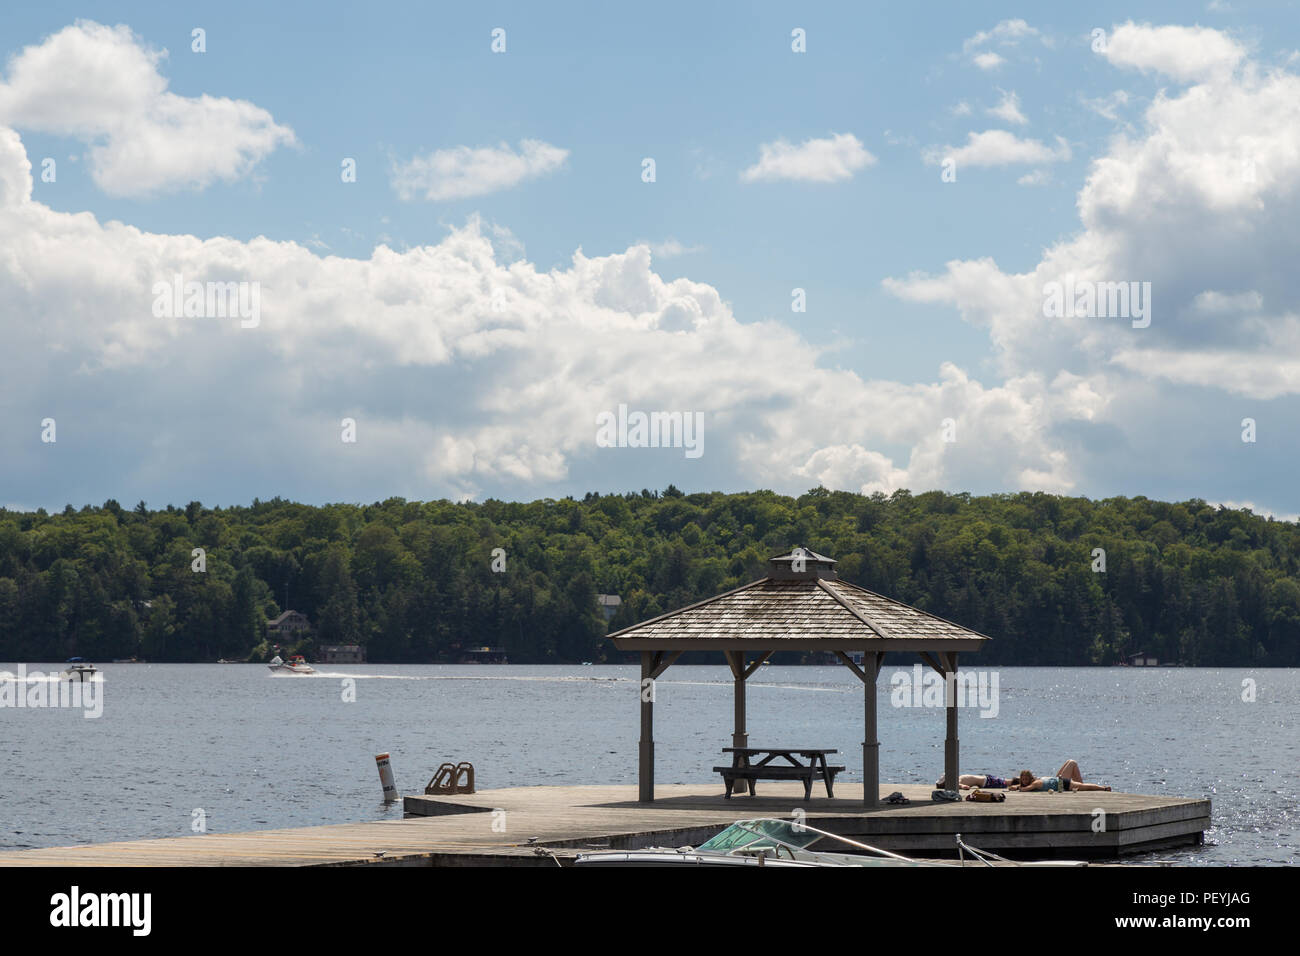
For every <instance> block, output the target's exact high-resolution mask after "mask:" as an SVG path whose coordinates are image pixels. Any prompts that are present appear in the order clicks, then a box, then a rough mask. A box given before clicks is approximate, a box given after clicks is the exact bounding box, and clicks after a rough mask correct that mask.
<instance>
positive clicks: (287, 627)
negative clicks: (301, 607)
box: [266, 611, 311, 640]
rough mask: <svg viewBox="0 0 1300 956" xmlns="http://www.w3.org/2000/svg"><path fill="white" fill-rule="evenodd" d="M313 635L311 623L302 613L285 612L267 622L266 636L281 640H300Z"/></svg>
mask: <svg viewBox="0 0 1300 956" xmlns="http://www.w3.org/2000/svg"><path fill="white" fill-rule="evenodd" d="M310 633H311V621H309V620H307V615H306V614H303V613H302V612H301V611H285V612H284V613H283V614H281V615H280V616H279V617H277V618H276V619H275V620H273V621H267V622H266V636H267V637H268V638H280V639H281V640H298V639H299V638H303V637H306V636H307V635H308V634H310Z"/></svg>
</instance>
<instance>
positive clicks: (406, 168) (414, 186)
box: [392, 139, 569, 201]
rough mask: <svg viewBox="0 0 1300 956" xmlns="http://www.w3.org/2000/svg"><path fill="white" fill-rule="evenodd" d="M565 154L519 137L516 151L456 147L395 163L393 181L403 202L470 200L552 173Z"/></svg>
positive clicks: (548, 146)
mask: <svg viewBox="0 0 1300 956" xmlns="http://www.w3.org/2000/svg"><path fill="white" fill-rule="evenodd" d="M568 157H569V151H568V150H567V149H561V148H560V147H558V146H552V145H551V144H550V143H545V142H542V141H541V140H536V139H525V140H522V141H520V143H519V151H518V152H516V151H515V150H513V149H511V148H510V147H509V145H507V144H506V143H501V144H500V145H499V146H495V147H493V146H485V147H480V148H477V149H472V148H470V147H469V146H455V147H452V148H451V149H439V150H435V151H434V152H432V153H430V154H428V155H427V156H414V157H412V158H411V159H409V160H407V161H406V162H397V161H395V162H394V163H393V173H392V183H393V188H394V189H396V190H397V195H398V196H400V197H401V198H402V199H404V200H411V199H428V200H433V201H439V200H448V199H469V198H472V197H474V196H485V195H487V194H488V193H494V192H500V191H501V190H503V189H510V188H512V187H514V186H517V185H519V184H520V183H521V182H523V181H524V180H526V179H536V178H537V177H539V176H545V175H547V174H548V173H553V172H555V171H556V170H558V169H560V168H562V167H563V166H564V163H565V161H566V160H567V159H568Z"/></svg>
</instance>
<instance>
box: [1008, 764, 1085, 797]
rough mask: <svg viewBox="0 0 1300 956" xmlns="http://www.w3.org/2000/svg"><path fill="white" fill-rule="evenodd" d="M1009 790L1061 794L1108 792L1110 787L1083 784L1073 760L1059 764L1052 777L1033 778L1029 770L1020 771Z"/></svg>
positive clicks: (1081, 776) (1081, 775)
mask: <svg viewBox="0 0 1300 956" xmlns="http://www.w3.org/2000/svg"><path fill="white" fill-rule="evenodd" d="M1007 789H1009V790H1023V791H1025V792H1031V791H1035V790H1042V791H1045V792H1048V793H1063V792H1065V791H1066V790H1109V789H1110V787H1104V786H1102V785H1101V784H1099V783H1084V782H1083V774H1082V773H1080V772H1079V764H1078V762H1077V761H1074V760H1067V761H1066V762H1065V763H1063V764H1061V769H1060V770H1058V771H1056V776H1054V777H1035V776H1034V774H1033V772H1032V771H1030V770H1022V771H1020V779H1019V780H1018V781H1016V782H1013V783H1012V784H1011V786H1010V787H1008V788H1007Z"/></svg>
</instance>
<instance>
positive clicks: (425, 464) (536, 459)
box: [0, 129, 1076, 500]
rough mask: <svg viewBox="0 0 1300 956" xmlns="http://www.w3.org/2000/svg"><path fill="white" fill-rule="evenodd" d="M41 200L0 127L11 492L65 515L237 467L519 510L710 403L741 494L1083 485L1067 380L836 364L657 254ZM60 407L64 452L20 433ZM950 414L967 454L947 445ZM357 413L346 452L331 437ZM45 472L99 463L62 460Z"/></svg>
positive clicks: (717, 461) (276, 477)
mask: <svg viewBox="0 0 1300 956" xmlns="http://www.w3.org/2000/svg"><path fill="white" fill-rule="evenodd" d="M31 188H32V184H31V166H30V163H29V161H28V159H27V156H26V153H25V150H24V149H23V146H22V143H21V140H20V139H19V137H18V135H17V134H16V133H15V132H14V131H12V130H8V129H0V301H5V302H6V303H8V304H9V306H8V308H7V309H6V310H5V313H4V323H5V333H6V338H7V341H8V343H9V345H8V347H7V348H6V350H4V352H3V353H0V374H2V375H3V376H4V379H5V381H6V383H7V386H6V387H7V389H9V394H11V395H13V396H14V402H13V405H14V415H13V416H6V418H5V419H4V421H3V422H0V441H4V442H5V447H8V448H11V449H14V450H15V451H14V453H13V454H12V455H11V456H10V457H9V458H7V463H6V468H7V469H8V471H7V474H8V476H9V479H10V480H12V481H14V482H17V483H26V484H27V485H28V486H30V487H46V488H51V489H54V490H52V491H51V492H50V493H51V494H56V495H59V496H60V497H67V498H69V499H71V500H79V498H78V494H79V488H80V487H81V485H78V484H77V482H79V481H85V480H86V479H85V477H84V476H86V475H88V474H90V473H91V472H92V471H93V473H94V481H93V485H94V487H95V488H96V489H97V490H98V491H99V493H100V494H101V495H102V494H103V493H104V492H103V489H104V488H109V489H112V491H113V492H116V493H117V494H118V495H120V496H123V500H126V499H128V498H134V497H136V496H142V497H143V496H144V494H142V487H141V486H142V485H145V484H147V483H148V482H151V481H158V480H160V478H159V476H165V480H166V481H167V482H169V483H170V484H169V487H175V488H184V489H192V490H187V491H185V492H184V493H185V494H188V495H193V496H196V497H197V496H199V495H201V494H202V493H203V489H204V488H207V487H211V483H212V481H213V476H216V475H221V476H223V477H222V481H223V482H228V481H229V480H230V472H231V471H232V469H233V470H235V471H237V472H239V473H240V475H241V476H242V478H243V480H244V481H245V482H246V483H247V484H249V485H251V486H252V487H253V488H257V489H261V488H283V487H286V486H287V487H293V488H295V489H300V491H299V492H298V493H300V494H301V495H303V496H305V497H313V496H314V497H318V498H327V499H328V498H333V499H337V498H339V497H360V496H362V495H366V494H371V493H373V492H372V489H373V488H376V487H381V488H384V489H387V490H389V491H390V492H391V493H393V494H405V495H407V496H409V497H416V496H419V497H430V496H437V495H448V496H452V497H461V496H466V495H476V494H480V493H484V492H485V491H486V492H496V493H507V494H512V495H519V496H526V495H528V494H529V493H530V492H531V491H533V490H535V489H543V490H545V489H549V488H550V487H551V486H552V485H553V484H554V483H556V482H560V481H562V480H564V479H565V478H566V476H568V475H569V474H570V473H571V470H572V469H573V468H574V467H575V465H581V467H582V468H583V473H584V474H585V475H588V476H591V480H593V481H599V480H600V478H599V476H600V475H601V474H602V471H601V468H602V467H606V468H607V467H610V466H611V463H612V462H615V461H617V462H618V464H619V466H620V467H628V466H626V465H625V463H626V462H627V461H628V460H629V457H628V456H631V455H637V454H642V453H643V452H645V450H644V449H638V450H628V449H598V448H597V446H596V444H595V433H596V429H595V423H596V416H597V414H598V413H600V412H601V411H607V410H612V409H616V408H617V407H618V405H619V404H620V403H625V404H627V405H628V407H629V408H632V409H642V410H656V409H664V410H681V411H690V412H695V411H698V412H702V413H703V414H704V415H705V421H706V428H707V433H706V443H705V448H706V453H705V456H704V458H703V459H701V461H702V463H703V465H704V466H706V467H714V468H717V469H718V473H719V474H720V475H731V474H743V475H744V479H743V481H742V483H743V484H745V485H762V486H768V487H775V488H781V489H783V490H787V491H793V492H797V491H801V490H803V489H804V488H805V487H806V486H807V485H809V484H813V483H816V482H817V481H823V480H824V481H830V482H834V483H836V484H842V485H843V486H845V487H850V488H853V489H855V490H857V489H868V490H892V489H893V488H895V487H898V486H900V485H908V486H910V487H913V488H917V489H921V488H925V487H935V486H939V485H940V484H946V483H952V482H958V481H960V482H974V481H977V480H979V481H986V482H988V483H989V486H990V487H1007V486H1015V485H1017V484H1019V483H1020V482H1022V481H1023V480H1026V476H1044V477H1042V479H1041V482H1040V480H1039V477H1034V479H1033V480H1034V482H1035V483H1042V484H1047V485H1051V486H1052V487H1059V488H1065V487H1068V486H1069V485H1070V481H1071V479H1070V478H1069V475H1068V469H1067V468H1066V467H1065V465H1064V458H1063V456H1064V454H1065V453H1064V451H1063V449H1062V448H1061V447H1059V446H1058V445H1056V444H1054V443H1053V441H1052V439H1051V436H1049V435H1047V434H1046V433H1044V432H1042V431H1041V430H1040V429H1039V428H1038V427H1037V425H1036V424H1035V423H1034V418H1035V416H1036V415H1037V414H1038V409H1039V408H1041V407H1044V406H1046V407H1056V406H1057V405H1058V404H1060V403H1061V402H1075V401H1076V400H1075V398H1073V397H1072V395H1071V393H1070V391H1069V390H1068V389H1062V388H1061V387H1059V386H1058V385H1057V384H1047V383H1044V382H1043V381H1042V380H1040V379H1037V378H1035V377H1034V376H1025V377H1023V379H1022V380H1020V381H1017V382H1013V383H1008V384H1005V385H996V384H984V383H981V382H979V381H976V380H974V379H973V378H971V377H970V376H969V375H968V374H967V373H966V372H964V371H962V370H960V369H958V368H956V367H954V366H945V367H944V368H943V369H942V370H941V372H940V375H939V379H938V381H935V382H932V383H920V384H901V383H896V382H890V381H887V380H866V379H863V378H861V377H860V376H858V375H856V374H854V373H852V372H849V371H843V370H828V369H824V368H822V367H821V359H822V354H823V353H822V351H821V350H820V349H819V348H817V347H814V346H813V345H811V344H810V343H808V342H807V341H805V340H804V339H803V338H802V337H801V336H800V335H799V333H798V332H796V331H795V330H794V329H792V328H790V327H788V326H785V325H782V324H779V323H776V322H764V323H749V322H742V321H740V320H739V319H738V318H737V316H736V315H734V314H733V313H732V311H731V309H730V307H729V306H728V305H727V304H726V303H725V302H724V301H723V299H722V297H721V295H720V294H719V293H718V291H717V290H716V289H714V288H713V287H711V286H709V285H705V284H703V283H699V282H695V281H692V280H689V279H684V278H682V279H674V280H672V281H668V280H665V279H663V278H662V277H661V276H659V275H658V274H657V273H656V272H654V270H653V269H652V268H651V253H650V250H649V248H648V247H646V246H642V245H637V246H633V247H631V248H629V249H627V250H626V251H624V252H619V253H615V254H612V255H604V256H587V255H585V254H583V253H582V252H581V251H579V252H577V253H575V254H574V256H573V259H572V262H571V263H570V264H569V265H568V266H567V267H565V268H558V269H551V270H549V271H548V270H541V269H538V268H537V267H536V266H535V265H533V264H532V263H530V262H528V261H526V260H517V261H514V262H511V263H509V264H507V263H506V262H504V261H502V258H501V256H500V255H499V253H498V251H497V250H496V249H495V248H494V246H493V242H492V241H491V239H490V230H489V229H488V228H487V227H486V226H485V225H484V224H481V223H480V222H478V221H477V220H474V219H471V220H470V221H469V223H468V224H467V225H465V226H464V227H463V228H460V229H455V230H453V231H452V232H451V233H450V234H449V235H448V236H447V237H446V238H445V239H444V240H443V241H442V242H440V243H438V244H436V245H430V246H420V247H417V248H413V249H409V250H406V251H401V252H399V251H394V250H392V249H389V248H387V247H384V246H380V247H378V248H376V249H375V250H374V252H373V253H372V254H371V255H370V256H369V257H368V258H363V259H349V258H343V257H339V256H332V255H330V256H320V255H317V254H316V253H314V252H313V251H312V250H311V249H309V248H308V247H306V246H304V245H299V244H297V243H293V242H277V241H272V240H270V239H265V238H257V239H253V240H251V241H248V242H243V241H239V240H235V239H230V238H212V239H202V238H199V237H196V236H191V235H169V234H159V233H149V232H143V231H141V230H139V229H136V228H134V227H131V226H127V225H123V224H121V223H116V222H110V223H101V222H99V221H98V220H97V219H96V218H95V217H94V216H92V215H90V214H88V213H76V214H67V213H61V212H56V211H54V210H51V209H50V208H48V207H47V206H44V205H43V204H41V203H39V202H35V201H33V199H32V194H31ZM175 275H180V276H183V277H184V279H185V281H187V282H188V281H199V282H208V281H221V282H225V281H231V282H258V283H260V288H261V321H260V324H259V325H258V326H257V327H256V328H241V327H240V324H239V322H238V321H235V320H223V319H218V318H188V319H184V318H175V319H174V318H159V317H156V316H155V315H154V314H153V312H152V310H151V305H152V303H153V299H154V292H153V288H154V284H155V283H157V282H158V281H160V280H162V281H170V280H171V278H172V277H173V276H175ZM163 409H165V410H166V411H165V413H163V412H161V411H160V410H163ZM1058 414H1069V413H1068V411H1064V410H1060V411H1058ZM46 415H52V416H54V417H56V418H57V420H58V423H59V426H58V427H59V443H58V445H57V446H43V445H40V443H39V442H34V441H30V440H26V439H25V438H24V434H25V433H23V432H22V428H23V427H25V423H28V422H29V420H30V421H35V422H39V421H40V420H41V418H43V417H44V416H46ZM950 416H951V417H954V418H956V419H957V420H958V422H959V428H961V429H963V430H964V431H963V433H966V434H969V435H970V436H971V437H972V442H971V444H970V447H969V448H967V447H962V448H954V447H953V446H951V445H948V444H944V443H942V442H941V440H940V438H939V428H940V423H941V421H942V420H943V419H944V418H945V417H950ZM343 417H351V418H354V419H355V420H356V422H357V436H358V437H357V443H356V444H355V445H350V444H346V443H343V442H341V441H340V437H339V436H340V430H339V426H340V421H341V419H342V418H343ZM20 426H21V427H20ZM29 430H30V429H29ZM965 430H969V431H968V432H966V431H965ZM974 436H979V441H978V444H977V443H976V442H975V441H974V440H973V439H974ZM27 438H30V436H27ZM884 448H891V449H903V451H901V452H899V451H897V450H895V451H892V452H889V453H887V452H886V451H884V450H882V449H884ZM979 449H982V451H981V450H979ZM51 454H60V455H66V456H81V458H80V460H81V461H83V462H89V461H91V460H93V461H95V463H96V464H95V468H94V469H88V468H85V467H82V468H66V467H65V468H57V469H55V468H53V466H52V465H51V464H50V461H51ZM670 454H672V453H671V452H670ZM896 456H897V457H896ZM66 460H71V459H70V458H69V459H65V461H66ZM642 460H643V459H637V461H642ZM683 461H684V459H682V458H680V457H677V458H675V459H674V462H675V465H674V467H677V468H680V467H681V463H682V462H683ZM51 469H53V470H51ZM963 469H969V473H967V474H963V473H962V470H963ZM632 470H633V473H636V474H637V476H638V478H639V477H641V475H640V472H641V470H642V468H641V466H636V467H634V468H633V469H632ZM678 474H679V473H678ZM634 480H636V479H634ZM721 480H727V479H725V478H723V479H721ZM223 487H227V485H224V484H223ZM251 493H257V492H256V491H252V492H250V495H251ZM87 494H88V493H87Z"/></svg>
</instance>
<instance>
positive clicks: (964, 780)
mask: <svg viewBox="0 0 1300 956" xmlns="http://www.w3.org/2000/svg"><path fill="white" fill-rule="evenodd" d="M947 779H948V775H947V774H944V775H943V776H942V777H940V778H939V782H938V783H936V784H935V785H934V786H935V789H937V790H943V789H944V785H943V783H944V781H945V780H947ZM1014 780H1015V775H1014V774H1008V775H1007V776H1005V777H998V776H995V775H994V774H991V773H964V774H962V775H961V776H960V777H958V778H957V785H958V786H959V787H961V789H963V790H979V789H981V788H983V789H985V790H1000V789H1003V788H1005V787H1006V786H1007V784H1008V783H1009V782H1011V781H1014Z"/></svg>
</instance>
